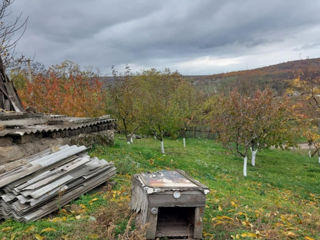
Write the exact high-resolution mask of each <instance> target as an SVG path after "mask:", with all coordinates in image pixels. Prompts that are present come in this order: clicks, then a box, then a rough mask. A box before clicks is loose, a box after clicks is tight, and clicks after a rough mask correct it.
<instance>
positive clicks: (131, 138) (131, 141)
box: [130, 135, 133, 143]
mask: <svg viewBox="0 0 320 240" xmlns="http://www.w3.org/2000/svg"><path fill="white" fill-rule="evenodd" d="M130 143H133V137H132V135H131V136H130Z"/></svg>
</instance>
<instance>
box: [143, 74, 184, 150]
mask: <svg viewBox="0 0 320 240" xmlns="http://www.w3.org/2000/svg"><path fill="white" fill-rule="evenodd" d="M137 78H138V79H139V81H140V86H141V90H142V92H141V94H140V97H142V104H141V122H142V126H143V128H142V130H144V131H145V132H146V133H152V134H154V135H155V136H156V138H157V139H158V140H159V141H160V143H161V152H162V153H165V150H164V137H165V135H175V134H177V132H178V131H179V130H180V129H181V126H182V125H183V117H184V116H182V115H181V111H180V110H179V104H178V101H177V99H179V98H178V97H177V90H178V89H179V87H180V86H181V84H182V83H183V81H184V80H183V78H182V76H181V75H180V74H179V73H178V72H170V70H168V69H167V70H165V71H164V72H160V71H157V70H155V69H151V70H148V71H144V72H143V73H141V74H139V75H138V76H137ZM179 101H184V100H183V99H179Z"/></svg>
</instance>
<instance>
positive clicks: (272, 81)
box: [184, 58, 320, 95]
mask: <svg viewBox="0 0 320 240" xmlns="http://www.w3.org/2000/svg"><path fill="white" fill-rule="evenodd" d="M308 65H312V66H313V67H316V68H320V58H314V59H306V60H296V61H289V62H285V63H280V64H275V65H271V66H266V67H261V68H256V69H252V70H243V71H235V72H229V73H221V74H214V75H201V76H184V77H185V78H186V79H188V80H189V81H191V82H192V84H193V85H194V86H197V87H199V88H200V89H202V90H203V91H205V92H220V91H230V89H233V88H235V87H237V88H238V89H239V90H240V91H242V92H245V93H247V92H248V91H252V90H254V89H262V88H265V87H270V88H272V89H273V90H274V91H275V92H276V93H278V94H279V95H282V94H283V93H284V91H285V89H286V88H287V87H288V86H289V82H290V81H291V80H292V79H294V78H295V76H296V74H297V72H298V71H299V70H301V69H303V68H305V67H306V66H308Z"/></svg>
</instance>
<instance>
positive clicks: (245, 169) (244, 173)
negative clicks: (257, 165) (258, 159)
mask: <svg viewBox="0 0 320 240" xmlns="http://www.w3.org/2000/svg"><path fill="white" fill-rule="evenodd" d="M247 162H248V157H247V156H245V157H244V158H243V176H244V177H246V176H247Z"/></svg>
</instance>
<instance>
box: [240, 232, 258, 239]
mask: <svg viewBox="0 0 320 240" xmlns="http://www.w3.org/2000/svg"><path fill="white" fill-rule="evenodd" d="M241 237H251V238H256V237H257V234H255V233H250V232H247V233H241Z"/></svg>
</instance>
